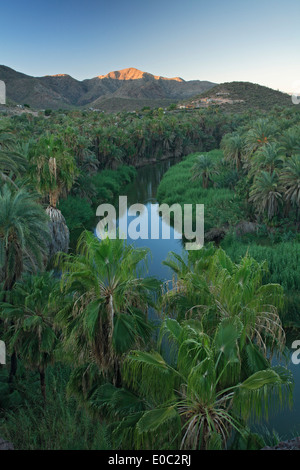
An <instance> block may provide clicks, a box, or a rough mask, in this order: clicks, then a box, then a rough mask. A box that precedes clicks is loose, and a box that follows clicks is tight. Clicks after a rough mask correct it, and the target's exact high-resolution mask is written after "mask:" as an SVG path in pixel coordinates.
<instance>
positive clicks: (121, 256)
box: [0, 108, 300, 450]
mask: <svg viewBox="0 0 300 470" xmlns="http://www.w3.org/2000/svg"><path fill="white" fill-rule="evenodd" d="M298 122H299V114H298V111H297V110H294V109H288V108H287V109H282V110H280V109H278V108H275V109H273V110H272V112H270V113H269V114H268V115H267V116H263V115H261V114H259V113H257V112H249V113H245V114H243V115H229V114H226V115H225V114H222V113H220V112H219V111H217V110H206V111H201V112H196V113H193V114H188V113H185V112H183V113H178V114H168V113H167V114H165V113H164V112H163V110H162V109H158V110H151V109H150V110H149V109H144V111H143V112H141V113H140V114H136V113H119V114H117V115H106V114H104V113H94V112H88V111H84V112H80V111H72V112H51V113H50V115H49V116H47V117H45V115H44V114H42V115H40V116H38V117H34V116H32V115H27V114H23V115H21V116H17V117H11V118H7V117H2V119H1V121H0V128H1V130H0V177H1V178H0V337H1V339H3V340H4V341H5V342H6V345H7V352H8V366H7V367H2V368H1V369H0V435H1V437H4V438H6V439H9V440H11V441H12V442H13V443H14V445H15V448H18V449H106V448H110V449H111V448H114V449H116V450H118V449H155V450H158V449H178V448H182V449H187V450H190V449H201V450H202V449H203V450H204V449H226V448H230V447H231V448H234V449H237V448H243V449H246V448H249V449H259V448H261V447H263V446H264V444H265V442H266V441H265V440H264V438H263V437H262V436H259V435H257V434H256V433H253V432H252V430H251V429H250V428H249V417H250V414H251V416H252V417H254V418H255V420H256V421H259V420H260V419H264V418H265V417H267V416H268V415H270V414H271V413H273V412H276V411H278V410H279V409H280V408H281V406H282V405H286V403H290V404H291V399H292V392H293V377H292V374H291V372H290V371H289V370H288V369H287V368H286V367H285V366H284V364H285V362H284V355H285V352H286V349H285V334H286V333H285V330H284V326H285V325H288V326H293V327H297V326H299V314H298V311H297V305H298V303H297V302H298V299H299V294H298V290H299V289H298V286H299V274H300V273H299V269H298V258H299V253H300V252H299V233H298V230H299V204H300V197H299V143H300V141H299V124H298ZM219 146H220V147H221V149H217V148H218V147H219ZM216 149H217V150H216ZM192 152H193V153H192ZM176 156H177V157H181V158H182V161H181V162H180V163H179V164H178V165H175V166H173V167H172V168H171V169H170V170H169V171H168V172H167V173H166V175H165V176H164V178H163V180H162V182H161V184H160V187H159V191H158V199H159V201H160V202H167V203H169V204H173V203H175V202H178V203H180V204H187V203H193V204H195V203H198V204H199V203H202V204H204V205H205V223H206V227H205V228H206V231H207V232H213V230H212V229H218V230H223V232H224V234H226V235H225V236H224V239H223V240H222V241H221V247H217V246H215V245H213V244H207V245H206V247H205V248H203V249H202V250H199V251H191V252H189V253H186V254H185V255H186V256H185V255H184V256H182V257H181V256H179V255H178V254H176V253H170V254H169V257H168V259H167V260H166V261H165V265H167V266H168V267H169V268H170V269H171V272H172V274H171V277H172V279H170V280H169V282H167V283H166V282H163V281H164V280H158V279H156V278H152V277H148V275H147V259H148V256H149V255H150V253H149V252H148V250H146V249H142V248H134V247H133V246H129V245H127V244H125V243H123V240H109V239H104V240H101V241H99V240H98V239H97V238H96V237H94V235H93V233H92V231H91V229H92V228H93V214H95V208H96V207H97V205H99V204H100V203H102V202H113V201H114V200H115V199H116V197H117V196H118V195H119V194H120V192H122V190H123V189H124V188H125V186H126V184H128V183H130V182H131V181H133V179H134V178H135V176H136V170H135V168H134V167H138V166H140V165H144V164H145V163H147V162H148V163H151V162H157V161H160V160H161V159H163V158H168V157H176ZM241 223H242V225H241ZM245 224H246V225H245ZM249 224H250V225H249ZM245 226H246V228H247V227H248V228H249V226H250V227H251V230H246V229H245ZM242 227H244V228H243V229H242ZM69 232H71V243H72V250H70V247H69V235H70V233H69ZM76 242H77V243H76ZM218 242H220V240H218ZM218 244H219V243H218ZM75 245H76V247H75ZM154 318H155V321H154ZM274 355H275V356H276V357H277V359H278V363H279V364H280V365H279V366H276V367H273V366H272V362H271V360H272V357H273V356H274Z"/></svg>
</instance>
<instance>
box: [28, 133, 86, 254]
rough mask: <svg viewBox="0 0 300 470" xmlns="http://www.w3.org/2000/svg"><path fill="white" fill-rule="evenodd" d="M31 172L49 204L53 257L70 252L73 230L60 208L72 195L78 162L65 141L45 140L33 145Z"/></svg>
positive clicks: (48, 137) (30, 160)
mask: <svg viewBox="0 0 300 470" xmlns="http://www.w3.org/2000/svg"><path fill="white" fill-rule="evenodd" d="M29 165H30V168H29V171H30V175H31V179H32V181H33V184H34V185H35V187H36V189H37V191H38V192H39V193H40V194H41V195H42V196H43V197H44V198H47V199H48V200H49V205H48V207H47V209H46V213H47V215H48V216H49V218H50V221H51V223H50V231H51V243H50V246H49V252H50V257H52V256H53V255H54V254H55V253H57V252H58V251H65V252H66V251H68V248H69V230H68V227H67V225H66V221H65V219H64V217H63V215H62V213H61V211H60V210H59V209H57V204H58V202H59V198H60V197H62V196H66V195H67V193H68V191H70V189H71V187H72V185H73V182H74V180H75V176H76V175H77V169H76V165H75V159H74V157H73V156H72V155H71V154H70V152H69V150H68V149H67V148H66V147H65V146H64V144H63V141H62V139H60V138H57V137H55V136H54V135H50V136H46V137H42V138H41V139H40V140H39V142H38V143H37V144H35V145H32V148H31V151H30V155H29Z"/></svg>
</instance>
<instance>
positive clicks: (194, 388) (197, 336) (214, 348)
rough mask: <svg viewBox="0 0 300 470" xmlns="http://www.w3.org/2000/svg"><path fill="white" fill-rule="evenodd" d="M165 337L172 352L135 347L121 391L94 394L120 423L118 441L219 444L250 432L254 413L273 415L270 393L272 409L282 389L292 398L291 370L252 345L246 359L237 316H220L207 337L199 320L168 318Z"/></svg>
mask: <svg viewBox="0 0 300 470" xmlns="http://www.w3.org/2000/svg"><path fill="white" fill-rule="evenodd" d="M161 337H162V339H165V340H167V344H168V351H166V350H164V348H162V347H160V352H158V351H153V352H143V351H132V352H130V354H129V355H128V356H127V358H126V361H125V363H124V368H123V384H124V387H123V389H116V388H114V387H113V386H111V385H103V386H101V387H99V388H98V389H97V390H96V391H95V393H94V394H93V395H92V397H91V398H90V404H91V405H92V406H93V408H94V409H98V410H99V411H100V412H102V413H104V415H105V414H106V415H108V416H110V418H113V420H114V421H115V424H114V425H113V432H112V438H113V442H114V445H120V443H122V445H123V448H128V447H129V448H132V446H134V448H137V449H138V448H145V447H147V448H150V449H161V448H163V449H164V448H168V449H176V448H178V447H180V448H181V449H189V450H191V449H192V450H199V449H222V448H223V447H225V446H226V444H227V441H228V438H229V436H230V434H231V432H232V431H236V432H237V433H239V434H241V435H245V434H247V427H246V420H247V419H248V417H249V415H250V413H252V415H254V416H258V417H259V416H260V415H261V414H265V415H266V416H267V415H268V412H269V406H270V401H271V400H270V397H271V396H272V398H274V400H273V404H275V408H277V407H279V405H280V403H282V401H283V400H282V394H284V395H285V393H286V394H287V397H288V398H289V399H290V401H291V396H292V385H293V382H292V376H291V373H289V372H288V371H287V370H286V369H281V368H271V367H270V364H269V363H268V362H267V361H266V360H265V359H264V358H263V356H262V355H261V354H260V352H259V350H258V348H257V347H256V346H255V345H254V344H251V345H249V348H248V356H249V357H248V358H247V359H246V360H245V362H243V361H242V360H241V355H240V345H241V344H242V343H243V340H242V329H241V327H240V325H239V322H236V321H234V320H232V319H231V320H228V319H226V320H223V321H222V322H221V323H220V324H219V325H218V328H217V330H216V332H215V334H214V335H213V336H209V335H207V334H206V333H205V332H204V331H203V328H202V326H201V323H200V322H199V321H197V320H196V321H195V320H192V321H191V320H190V321H186V322H184V323H183V324H180V323H178V322H177V321H176V320H174V319H167V320H166V321H165V322H164V324H163V325H162V335H161ZM161 344H162V343H161ZM247 360H248V363H249V364H251V366H250V368H249V367H247V365H246V364H247ZM116 419H119V421H117V422H116Z"/></svg>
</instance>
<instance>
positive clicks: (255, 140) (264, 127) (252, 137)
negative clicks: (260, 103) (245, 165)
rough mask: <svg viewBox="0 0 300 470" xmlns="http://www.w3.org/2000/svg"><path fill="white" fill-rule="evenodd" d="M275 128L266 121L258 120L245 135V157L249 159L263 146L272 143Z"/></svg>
mask: <svg viewBox="0 0 300 470" xmlns="http://www.w3.org/2000/svg"><path fill="white" fill-rule="evenodd" d="M275 134H276V127H275V126H274V124H272V123H271V122H270V121H269V120H268V119H258V120H257V121H256V122H255V123H254V124H253V125H252V127H251V128H250V130H249V131H248V132H247V133H246V135H245V156H247V158H249V157H251V155H253V153H254V152H256V150H258V149H259V148H260V147H262V146H263V145H266V144H267V143H270V142H272V140H273V139H274V137H275Z"/></svg>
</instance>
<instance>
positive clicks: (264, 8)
mask: <svg viewBox="0 0 300 470" xmlns="http://www.w3.org/2000/svg"><path fill="white" fill-rule="evenodd" d="M299 20H300V0H283V1H282V0H281V1H278V0H205V1H203V0H80V1H79V0H38V1H37V0H9V1H7V0H0V64H1V65H7V66H8V67H11V68H13V69H15V70H17V71H19V72H23V73H26V74H28V75H33V76H43V75H54V74H58V73H65V74H69V75H71V76H72V77H74V78H76V79H78V80H83V79H86V78H92V77H95V76H98V75H104V74H106V73H108V72H111V71H115V70H121V69H124V68H128V67H135V68H138V69H140V70H143V71H145V72H149V73H152V74H154V75H161V76H165V77H177V76H179V77H182V78H183V79H184V80H209V81H212V82H216V83H222V82H228V81H250V82H253V83H259V84H261V85H265V86H269V87H271V88H274V89H279V90H281V91H287V92H289V91H292V90H293V87H294V85H295V83H296V82H298V83H299V81H300V61H299V55H300V54H299V52H300V28H299Z"/></svg>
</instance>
